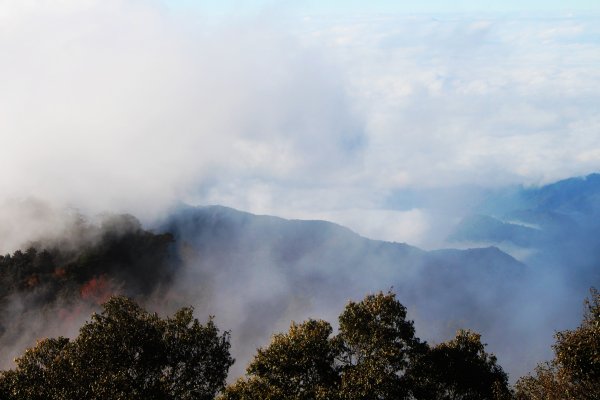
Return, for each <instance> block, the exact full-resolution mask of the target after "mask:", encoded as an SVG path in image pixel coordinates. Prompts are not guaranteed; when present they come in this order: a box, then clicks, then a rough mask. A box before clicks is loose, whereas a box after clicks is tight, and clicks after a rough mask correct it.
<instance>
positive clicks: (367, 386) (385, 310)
mask: <svg viewBox="0 0 600 400" xmlns="http://www.w3.org/2000/svg"><path fill="white" fill-rule="evenodd" d="M339 326H340V328H339V333H338V334H337V335H336V336H332V330H331V326H330V325H329V324H328V323H327V322H325V321H314V320H309V321H307V322H305V323H303V324H299V325H298V324H292V326H291V327H290V330H289V331H288V332H287V333H282V334H277V335H275V336H273V339H272V341H271V344H270V345H269V346H268V347H266V348H264V349H259V350H258V353H257V355H256V357H255V358H254V360H253V361H252V362H251V363H250V365H249V367H248V369H247V374H248V376H247V377H246V378H241V379H239V380H238V381H237V382H235V383H234V384H232V385H230V386H229V387H228V388H227V389H226V391H225V393H224V395H223V397H222V398H223V399H226V400H250V399H272V400H283V399H298V400H304V399H306V400H308V399H328V400H335V399H339V400H342V399H348V400H350V399H352V400H354V399H366V400H368V399H403V398H404V399H409V398H411V396H412V387H411V386H410V384H411V380H410V379H409V378H410V375H409V373H408V371H410V367H411V365H412V364H413V363H414V362H415V360H417V359H420V358H422V357H423V356H424V354H426V353H427V349H428V348H427V345H426V344H424V343H421V342H420V341H419V339H418V338H416V337H415V330H414V326H413V323H412V322H411V321H407V320H406V308H405V307H404V306H403V305H402V304H400V302H399V301H398V300H397V299H396V297H395V295H394V294H393V293H387V294H383V293H378V294H374V295H369V296H367V297H365V299H363V300H362V301H360V302H350V303H349V304H348V305H347V306H346V308H345V310H344V312H343V313H342V314H341V315H340V319H339ZM494 362H495V360H494ZM504 378H505V376H504ZM504 383H505V381H504Z"/></svg>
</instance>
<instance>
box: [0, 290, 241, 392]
mask: <svg viewBox="0 0 600 400" xmlns="http://www.w3.org/2000/svg"><path fill="white" fill-rule="evenodd" d="M102 307H103V309H102V312H101V313H99V314H94V315H93V316H92V318H91V321H89V322H87V323H86V324H85V325H84V326H83V327H82V328H81V329H80V332H79V336H77V337H76V338H75V339H74V340H69V339H67V338H63V337H59V338H56V339H45V340H42V341H40V342H38V344H37V345H36V346H35V347H33V348H31V349H29V350H27V351H26V352H25V354H24V355H23V356H22V357H20V358H18V359H17V360H16V368H15V369H12V370H8V371H4V372H2V373H1V374H0V398H2V399H7V400H10V399H30V400H36V399H40V400H41V399H65V400H66V399H188V400H192V399H198V400H208V399H213V398H214V397H215V395H216V393H217V392H218V391H219V390H221V389H222V388H223V387H224V384H225V379H226V377H227V371H228V369H229V367H230V366H231V365H232V363H233V359H232V358H231V357H230V354H229V347H230V345H229V333H228V332H225V333H222V334H221V333H219V330H218V328H217V327H216V325H215V324H214V322H213V321H212V319H209V320H208V322H207V323H206V324H205V325H201V324H200V323H199V322H198V320H197V319H195V318H194V317H193V314H192V312H193V310H192V309H191V308H182V309H180V310H179V311H177V312H176V313H175V314H174V315H173V316H172V317H167V318H164V319H163V318H160V317H159V316H158V315H157V314H151V313H148V312H147V311H145V310H143V309H142V308H141V307H140V306H139V305H137V304H136V303H135V302H134V301H132V300H131V299H128V298H125V297H112V298H111V299H110V300H108V301H107V302H106V303H104V304H103V306H102Z"/></svg>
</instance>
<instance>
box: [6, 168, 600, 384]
mask: <svg viewBox="0 0 600 400" xmlns="http://www.w3.org/2000/svg"><path fill="white" fill-rule="evenodd" d="M566 182H567V186H568V184H569V182H568V181H566ZM578 182H579V183H580V184H581V185H583V186H584V187H585V188H586V190H587V189H590V187H591V186H595V176H591V177H588V178H587V179H579V180H578ZM564 186H565V184H564V183H560V182H559V183H557V184H556V185H554V186H548V187H544V188H541V189H539V190H538V194H541V195H543V196H542V197H543V198H544V199H546V200H547V199H548V198H549V197H550V196H548V195H547V194H546V193H547V192H548V190H554V191H555V192H557V193H558V195H556V194H554V195H553V196H555V197H557V196H558V197H557V198H560V197H563V198H565V200H564V201H562V202H559V203H556V204H550V205H548V201H546V202H545V203H543V204H542V203H541V202H540V201H539V199H537V198H535V196H533V195H532V193H533V189H523V193H525V194H526V195H528V196H529V197H530V199H529V201H530V203H529V204H527V205H526V207H527V208H526V209H528V210H529V213H528V214H527V215H530V216H531V215H535V216H537V218H538V220H537V225H536V228H535V229H536V232H537V233H538V235H537V236H535V235H529V236H527V235H525V237H529V239H530V240H531V242H526V243H525V242H523V237H524V234H523V232H522V230H521V229H516V228H515V227H517V228H522V227H524V225H518V224H515V222H514V221H516V219H515V218H516V216H515V215H513V216H512V218H513V219H512V221H513V222H512V223H509V222H498V221H499V220H497V218H500V216H499V215H498V214H494V215H495V217H491V216H488V217H485V218H484V217H481V216H479V217H477V216H471V215H467V216H466V217H465V219H464V220H463V222H460V223H457V224H456V225H455V233H454V234H453V235H451V236H450V237H449V238H448V241H450V242H452V241H453V242H455V243H456V245H457V247H464V243H466V241H467V240H470V241H471V242H472V243H479V244H481V243H483V242H486V243H487V244H488V245H493V246H491V247H490V246H483V247H482V246H481V245H479V246H474V247H472V248H465V249H463V250H459V249H440V250H430V251H425V250H422V249H419V248H417V247H413V246H410V245H408V244H403V243H395V242H384V241H376V240H371V239H367V238H364V237H361V236H359V235H357V234H356V233H354V232H352V231H350V230H349V229H347V228H344V227H342V226H339V225H336V224H332V223H329V222H325V221H315V220H313V221H310V220H286V219H282V218H277V217H271V216H257V215H253V214H249V213H244V212H241V211H236V210H234V209H230V208H226V207H221V206H207V207H191V206H185V205H181V206H179V207H178V208H176V209H173V210H172V211H171V212H170V213H169V214H167V215H165V216H164V217H163V218H161V219H159V220H155V221H154V222H152V223H147V224H146V225H145V226H142V225H141V224H140V223H139V222H138V221H137V220H136V219H135V218H134V217H133V216H129V215H110V214H104V215H99V216H95V217H93V218H88V217H85V216H83V215H81V214H79V213H77V212H75V211H73V210H67V211H64V210H63V211H61V210H60V209H56V208H52V207H50V206H48V205H47V204H45V203H43V202H40V201H33V200H29V201H25V202H13V203H11V207H13V212H12V213H11V214H10V216H11V218H10V219H9V220H6V216H5V221H7V223H4V224H2V226H4V227H8V226H10V227H12V228H11V229H12V230H13V231H15V233H19V235H10V230H9V229H8V228H6V229H5V235H6V237H13V238H25V237H29V238H30V239H29V240H26V241H23V242H22V243H21V244H20V245H19V246H17V247H14V248H13V249H12V250H5V252H7V251H8V252H9V253H12V255H11V256H9V257H3V259H2V263H3V265H5V267H4V268H3V270H2V280H3V281H2V282H3V284H2V288H3V293H2V300H1V304H2V308H1V314H0V325H1V326H2V333H1V335H0V346H2V348H3V353H2V360H1V362H2V365H3V366H5V367H7V366H9V365H10V360H11V358H12V357H14V356H15V355H18V354H20V352H22V351H23V349H24V348H26V347H28V346H31V345H33V344H34V342H35V340H36V339H38V338H41V337H46V336H57V335H67V336H68V335H72V334H74V333H76V331H77V329H78V327H79V325H80V324H81V323H82V322H83V321H84V320H85V318H87V316H88V314H89V312H90V311H92V310H94V309H96V308H97V305H98V303H99V302H100V301H102V300H104V299H106V298H107V296H108V295H110V294H126V295H129V296H132V297H135V298H136V299H137V300H139V301H141V302H142V303H143V304H145V305H146V306H147V307H150V308H151V309H153V310H157V311H159V312H170V311H172V310H174V309H175V308H177V307H180V306H182V305H193V306H194V307H195V309H196V313H197V314H198V316H199V317H201V318H204V317H207V316H208V315H214V316H215V317H216V322H217V323H218V325H219V326H220V327H221V328H222V329H224V330H231V332H232V351H233V355H234V357H235V358H236V360H237V362H236V364H235V365H234V366H233V368H232V370H231V375H230V378H231V379H233V378H235V377H236V376H239V375H241V374H242V373H243V371H244V369H245V365H246V363H247V362H248V360H249V359H250V357H251V356H252V355H253V354H254V352H255V350H256V348H257V347H259V346H263V345H265V344H266V343H268V341H269V338H270V335H271V334H273V333H275V332H278V331H284V330H286V329H287V327H288V326H289V323H290V321H292V320H293V321H298V322H299V321H303V320H305V319H307V318H309V317H312V318H323V319H325V320H329V321H335V319H336V316H337V315H338V314H339V312H340V310H341V309H342V308H343V307H344V305H345V303H346V302H347V301H348V300H350V299H358V298H361V297H362V296H364V294H366V293H373V292H376V291H380V290H383V291H387V290H393V291H394V292H395V293H397V295H398V299H399V300H400V301H401V302H402V303H403V304H404V305H405V306H407V308H408V310H409V316H410V318H412V319H414V320H415V323H416V327H417V332H418V334H419V336H420V337H422V338H424V339H426V340H428V341H431V342H434V343H437V342H441V341H443V340H447V339H449V338H451V337H452V336H453V335H454V333H455V331H456V330H457V329H459V328H469V329H474V330H477V331H479V332H481V333H482V334H483V339H484V341H485V342H486V343H488V345H489V346H488V351H490V352H493V353H496V354H497V355H498V357H499V362H500V363H501V365H503V367H504V368H505V369H506V370H507V371H508V372H509V374H510V376H511V380H515V379H517V378H518V377H519V376H522V375H523V374H525V373H527V372H529V371H530V370H531V369H532V368H533V367H534V366H535V364H536V363H538V362H540V361H542V360H544V359H549V358H550V357H551V348H550V345H551V343H552V342H553V333H554V332H555V331H557V330H562V329H566V328H570V327H573V326H575V325H576V324H577V323H578V321H579V311H580V308H581V301H582V299H583V298H584V297H585V294H586V292H587V289H588V288H589V287H590V286H598V285H599V284H600V279H598V268H597V260H598V255H597V254H596V249H597V246H595V244H594V243H595V242H594V240H595V239H594V238H595V237H597V236H594V235H590V232H596V231H597V229H598V227H596V226H595V223H594V222H593V221H595V220H594V219H592V218H587V219H586V218H583V217H582V215H581V214H582V213H586V212H587V213H588V214H589V216H592V215H595V212H596V211H595V210H596V208H594V207H592V208H591V209H588V210H587V211H585V210H586V209H585V208H582V207H579V206H578V207H575V208H572V207H571V208H569V207H568V204H567V203H568V202H569V201H571V199H572V197H570V196H567V197H565V196H564V193H563V190H561V187H564ZM577 190H578V192H580V193H584V192H585V190H582V189H581V188H580V189H577ZM596 193H598V191H597V190H596V189H593V190H588V193H587V194H585V196H587V198H588V200H586V201H592V200H591V199H593V198H594V197H595V196H596ZM496 199H497V192H494V195H493V196H488V197H487V198H486V201H483V202H481V207H480V208H479V210H474V211H480V212H482V213H483V212H484V211H486V210H487V211H488V212H489V211H490V204H492V203H494V202H495V201H496ZM580 201H583V200H581V198H580ZM494 204H496V203H494ZM535 204H537V206H536V207H534V205H535ZM504 206H505V207H509V205H508V204H504ZM514 207H516V208H517V209H519V210H521V211H520V212H521V213H522V211H523V210H524V209H525V208H523V207H524V205H523V202H516V203H514ZM569 210H571V211H573V210H574V211H576V213H577V215H578V216H579V219H578V220H577V221H579V223H577V221H575V220H574V219H573V218H574V217H573V215H574V214H570V213H569ZM515 213H516V211H515ZM478 215H481V214H478ZM542 216H544V218H546V222H545V225H544V223H542V222H543V221H542V220H543V218H542ZM507 218H508V217H507ZM520 218H521V220H522V221H523V224H526V225H531V226H533V225H534V222H535V221H532V220H531V218H530V219H529V220H528V219H526V218H525V217H524V216H523V215H521V217H520ZM18 220H20V221H21V223H19V221H18ZM490 220H492V222H490ZM11 221H12V222H11ZM582 221H586V223H585V224H583V223H582ZM8 222H10V224H9V223H8ZM510 224H512V225H510ZM561 224H562V225H561ZM507 225H510V226H508V227H507ZM17 227H18V229H17ZM529 229H533V228H529ZM561 229H562V230H563V231H564V232H563V234H561V235H560V236H555V235H557V234H558V233H559V232H561ZM565 235H568V236H569V238H570V240H565ZM542 238H543V240H542ZM534 239H535V240H534ZM5 243H8V242H5ZM15 243H16V242H15ZM511 244H512V246H513V247H520V248H525V249H528V250H529V253H528V254H529V255H528V256H524V257H522V258H520V259H519V260H517V259H516V258H514V257H512V256H511V255H509V254H508V253H506V252H503V251H502V250H501V249H500V248H511V247H510V245H511ZM496 245H497V246H498V247H496ZM17 248H21V249H22V251H18V252H15V250H16V249H17ZM29 248H32V249H34V250H27V249H29ZM575 255H576V257H575Z"/></svg>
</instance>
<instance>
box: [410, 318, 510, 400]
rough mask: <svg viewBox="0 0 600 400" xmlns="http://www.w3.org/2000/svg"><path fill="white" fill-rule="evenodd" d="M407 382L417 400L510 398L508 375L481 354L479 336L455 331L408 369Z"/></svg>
mask: <svg viewBox="0 0 600 400" xmlns="http://www.w3.org/2000/svg"><path fill="white" fill-rule="evenodd" d="M408 380H409V381H410V387H411V390H412V393H413V396H414V398H415V399H419V400H421V399H422V400H492V399H510V398H511V396H512V394H511V392H510V389H509V386H508V376H507V375H506V373H504V371H503V370H502V368H501V367H500V366H499V365H498V364H497V360H496V357H495V356H494V355H492V354H488V353H486V352H485V345H484V344H483V343H481V335H479V334H477V333H475V332H471V331H468V330H459V331H458V332H457V334H456V337H455V338H454V339H452V340H450V341H448V342H444V343H441V344H439V345H437V346H434V347H432V348H430V349H428V351H427V352H425V353H423V354H422V355H421V356H420V357H419V358H418V359H417V360H416V361H415V362H414V363H413V364H412V365H411V367H410V370H409V372H408Z"/></svg>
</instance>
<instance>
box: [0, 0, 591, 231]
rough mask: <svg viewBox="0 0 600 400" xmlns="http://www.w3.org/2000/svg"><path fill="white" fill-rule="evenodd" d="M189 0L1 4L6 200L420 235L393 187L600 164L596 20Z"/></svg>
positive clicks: (533, 178) (531, 178)
mask: <svg viewBox="0 0 600 400" xmlns="http://www.w3.org/2000/svg"><path fill="white" fill-rule="evenodd" d="M292 10H293V9H292ZM187 11H189V14H188V15H180V14H177V11H173V10H169V9H168V8H167V7H165V6H164V4H161V3H159V2H137V1H126V0H109V1H97V0H96V1H94V0H89V1H85V2H80V1H77V2H75V1H63V2H45V1H41V2H40V1H38V2H16V1H15V2H12V1H9V2H4V3H2V5H0V19H1V21H2V25H1V26H2V28H1V29H2V34H1V35H0V76H2V80H0V86H1V87H0V141H1V143H2V146H0V171H1V172H0V192H1V193H2V195H3V196H2V197H17V198H22V197H29V196H34V197H39V198H42V199H47V200H50V201H52V202H55V203H61V202H62V203H68V204H70V205H73V206H76V207H78V208H81V209H83V210H84V211H90V212H97V211H103V210H107V209H110V210H114V211H129V212H133V213H134V214H137V215H141V216H142V217H144V216H152V215H155V214H157V213H160V212H161V211H162V210H163V209H164V208H165V207H167V206H168V205H170V204H173V203H174V202H176V201H178V200H182V199H183V200H187V201H192V202H195V203H204V204H206V203H215V202H219V203H224V204H226V205H230V206H234V207H238V208H242V209H247V210H250V211H256V212H261V213H271V214H280V215H282V216H288V217H293V216H298V215H324V216H327V215H329V216H332V215H333V214H332V213H338V214H337V216H338V217H339V221H340V222H341V221H346V222H347V223H348V224H351V225H352V227H353V228H354V229H356V230H357V231H359V232H361V233H364V234H365V235H375V236H377V237H381V238H386V239H389V240H397V241H408V242H412V243H415V242H423V241H427V240H426V239H424V236H427V235H428V234H427V233H426V232H429V231H431V229H429V228H424V225H426V223H425V222H424V221H429V222H428V223H431V221H432V217H431V215H429V216H425V215H426V213H427V212H428V211H427V210H422V209H419V211H418V212H417V211H414V212H412V211H409V212H408V214H404V213H405V212H406V210H402V211H398V212H396V211H394V210H391V211H384V210H386V209H387V208H386V206H385V203H386V199H387V197H388V196H389V194H390V193H391V192H394V191H398V190H401V189H403V188H419V187H448V186H454V185H462V184H480V185H484V186H489V185H491V186H494V185H502V184H509V183H525V184H532V183H540V182H549V181H552V180H556V179H560V178H564V177H567V176H571V175H579V174H585V173H589V172H591V171H594V170H598V169H599V168H600V159H599V158H598V156H597V153H598V151H600V150H599V149H600V142H599V141H598V139H597V138H598V134H597V127H598V120H597V117H596V114H597V104H598V103H599V102H600V98H599V97H600V95H599V94H598V93H600V70H598V68H597V65H599V64H600V49H599V44H598V42H597V40H596V38H597V37H598V35H599V34H600V32H599V28H598V26H600V24H598V23H597V22H598V18H597V17H594V16H585V17H582V16H570V17H561V18H553V19H545V18H543V17H537V16H535V17H530V18H523V17H513V16H507V15H506V14H504V15H502V16H500V15H498V16H496V17H494V16H490V15H487V16H486V17H485V18H483V17H478V16H476V15H463V16H455V17H452V18H450V17H447V18H445V19H443V18H442V19H440V18H437V19H434V18H429V17H427V16H418V17H414V16H413V17H411V16H406V17H402V16H362V17H347V18H345V17H339V16H338V17H336V18H330V19H328V18H325V17H319V18H301V17H295V16H294V14H293V13H291V14H290V13H287V14H286V13H285V10H283V11H282V10H280V9H276V10H274V11H273V10H271V12H270V13H266V14H264V15H260V14H259V15H258V16H253V17H248V18H246V19H244V18H239V17H236V18H232V19H231V20H227V18H221V19H220V20H219V21H220V22H218V23H217V22H215V20H211V19H210V18H208V17H205V16H203V15H202V14H197V13H195V12H194V11H193V10H187ZM278 13H281V15H280V14H278ZM279 17H281V18H279ZM332 210H334V211H332ZM371 210H379V211H371ZM386 213H392V214H389V215H388V214H386ZM411 213H412V214H411ZM342 215H343V216H344V217H343V218H342V217H341V216H342ZM332 218H333V216H332ZM388 218H392V220H397V221H399V222H398V226H403V227H406V226H408V225H410V224H408V225H407V224H405V223H404V221H408V220H410V221H413V222H414V226H413V227H412V228H406V229H405V228H403V229H397V230H396V229H393V228H389V227H386V226H385V225H386V223H387V222H389V220H388ZM361 221H362V222H361ZM415 221H416V222H415ZM413 222H411V224H412V223H413Z"/></svg>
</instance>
